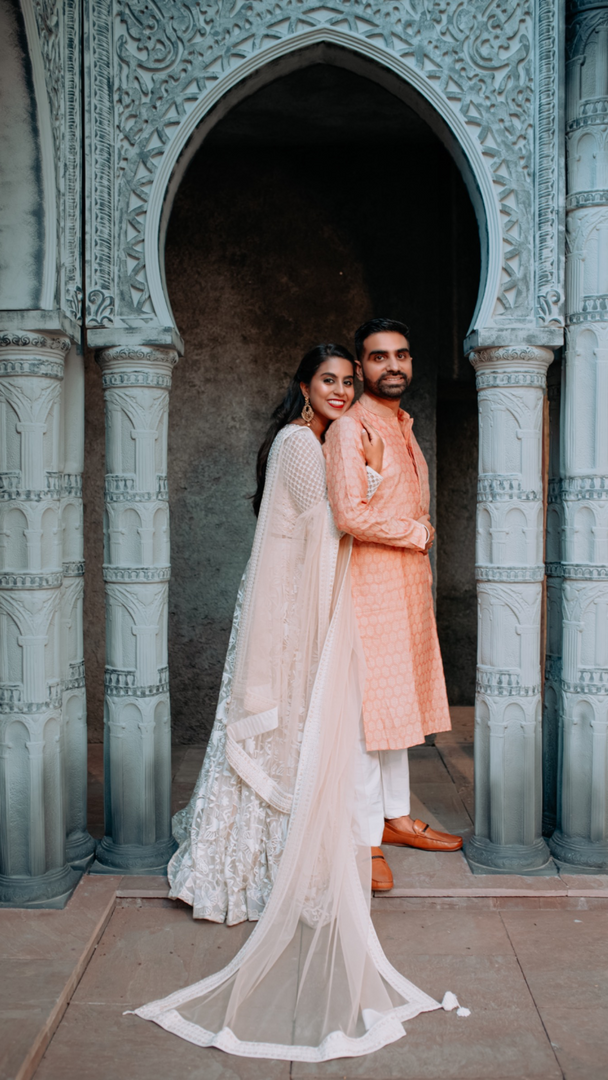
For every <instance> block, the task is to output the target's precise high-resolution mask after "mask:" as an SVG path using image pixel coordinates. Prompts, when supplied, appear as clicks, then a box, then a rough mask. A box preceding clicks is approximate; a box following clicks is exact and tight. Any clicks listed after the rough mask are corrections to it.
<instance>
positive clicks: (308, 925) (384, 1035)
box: [136, 426, 440, 1062]
mask: <svg viewBox="0 0 608 1080" xmlns="http://www.w3.org/2000/svg"><path fill="white" fill-rule="evenodd" d="M296 432H299V433H300V435H299V436H298V438H299V439H300V440H301V439H302V438H304V439H314V435H313V434H312V433H311V432H306V433H305V434H304V433H303V431H302V428H298V427H294V426H290V427H287V428H284V429H283V430H282V431H281V432H280V433H279V435H278V436H277V439H276V440H275V442H274V444H273V447H272V450H271V454H270V456H269V461H268V469H267V479H266V490H265V494H264V499H263V503H262V508H261V512H260V517H259V521H258V526H257V530H256V535H255V540H254V545H253V550H252V556H251V561H250V564H249V568H248V572H247V576H246V581H245V587H244V596H243V606H242V611H241V617H240V622H239V626H238V632H237V639H236V652H235V657H234V671H233V677H232V685H231V688H230V694H229V698H228V701H227V702H226V703H225V704H224V719H225V722H226V757H227V759H228V761H229V762H230V765H231V767H232V769H234V770H235V771H236V772H237V773H238V775H239V776H240V777H241V778H242V780H243V781H244V782H245V783H246V784H247V785H249V786H250V787H251V788H253V789H254V790H255V791H256V792H257V794H258V795H259V796H260V797H261V798H262V799H264V800H266V801H267V802H268V803H269V804H270V805H272V806H274V807H275V808H276V809H277V810H280V811H282V812H283V813H285V814H286V815H289V827H288V831H287V838H286V842H285V847H284V850H283V854H282V857H281V861H280V865H279V870H278V873H277V877H276V879H275V882H274V887H273V889H272V891H271V894H270V898H269V900H268V903H267V905H266V907H265V909H264V911H263V913H262V916H261V918H260V920H259V922H258V923H257V925H256V926H255V928H254V930H253V932H252V934H251V935H250V937H249V939H248V940H247V942H246V944H245V945H244V946H243V948H242V949H241V950H240V952H239V953H238V954H237V956H235V958H234V959H233V960H232V962H231V963H230V964H228V965H227V967H225V968H223V969H222V970H221V971H219V972H217V973H216V974H214V975H211V976H209V977H208V978H206V979H203V980H202V981H201V982H198V983H196V984H194V985H193V986H189V987H186V988H185V989H183V990H179V991H177V992H176V993H174V994H171V995H170V996H169V997H167V998H165V999H163V1000H161V1001H155V1002H152V1003H151V1004H149V1005H144V1006H143V1007H142V1008H140V1009H137V1010H136V1014H137V1015H138V1016H141V1017H143V1018H144V1019H147V1020H153V1021H154V1022H155V1023H157V1024H159V1025H160V1026H162V1027H164V1028H166V1029H167V1030H168V1031H172V1032H174V1033H175V1034H177V1035H180V1036H181V1037H182V1038H184V1039H187V1040H189V1041H190V1042H193V1043H196V1044H198V1045H200V1046H215V1047H219V1048H220V1049H222V1050H225V1051H228V1052H231V1053H234V1054H239V1055H242V1056H248V1057H262V1058H276V1059H284V1060H293V1061H310V1062H314V1061H324V1060H328V1059H329V1058H335V1057H351V1056H357V1055H360V1054H368V1053H370V1052H371V1051H373V1050H376V1049H379V1048H380V1047H382V1046H384V1045H386V1044H387V1043H389V1042H392V1041H394V1040H396V1039H399V1038H401V1037H402V1036H403V1034H404V1030H403V1026H402V1021H403V1020H405V1019H408V1018H410V1017H412V1016H415V1015H417V1014H418V1013H420V1012H425V1011H429V1010H432V1009H437V1008H440V1006H439V1004H438V1003H437V1002H436V1001H434V1000H433V999H432V998H430V997H428V996H427V995H426V994H424V993H423V992H422V991H421V990H419V989H418V988H417V987H415V986H414V985H413V984H412V983H410V982H408V981H407V980H406V979H404V978H403V977H402V976H401V975H400V974H399V973H398V972H397V971H395V969H394V968H393V967H392V966H391V965H390V964H389V962H388V960H387V959H386V957H385V955H384V952H383V951H382V948H381V946H380V944H379V942H378V939H377V936H376V933H375V930H374V927H373V924H372V921H371V918H370V883H371V864H370V852H369V848H365V847H361V846H358V845H357V842H356V839H355V837H356V835H357V833H358V830H357V828H356V821H357V807H356V806H355V795H354V792H355V753H356V745H357V739H358V731H359V720H360V713H361V700H362V686H363V680H364V661H363V657H362V654H361V647H360V643H359V638H358V633H357V627H356V621H355V617H354V612H353V608H352V599H351V590H350V575H349V560H350V547H351V543H352V541H351V539H350V538H346V537H345V538H343V539H342V540H340V537H339V534H338V533H337V531H336V528H335V525H334V523H333V519H332V517H331V512H330V509H329V505H328V502H327V499H326V498H325V497H323V498H321V499H319V500H318V501H316V502H314V504H313V505H312V506H310V507H309V508H308V509H306V510H305V511H304V512H302V513H300V514H299V516H298V517H297V520H296V522H295V528H293V530H291V531H286V530H285V529H284V528H283V527H282V521H283V517H284V515H283V508H284V506H285V501H286V498H287V484H288V481H290V482H291V483H293V475H292V476H291V477H288V469H287V467H286V460H287V455H286V454H285V448H286V447H287V446H288V444H289V441H290V440H291V439H293V438H294V437H295V433H296ZM295 445H296V443H293V444H292V447H291V449H292V448H293V447H294V446H295ZM317 452H318V453H319V454H322V451H321V448H320V446H319V445H318V444H317ZM306 479H307V478H306V476H305V475H302V478H301V482H302V485H303V486H305V485H306ZM269 732H272V740H271V752H270V754H269V753H268V733H269ZM260 738H264V740H265V753H264V755H263V759H261V756H260V755H259V754H258V753H256V748H257V744H258V743H259V740H260ZM262 760H263V765H262V763H261V761H262Z"/></svg>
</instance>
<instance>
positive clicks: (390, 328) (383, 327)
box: [355, 319, 410, 360]
mask: <svg viewBox="0 0 608 1080" xmlns="http://www.w3.org/2000/svg"><path fill="white" fill-rule="evenodd" d="M372 334H403V336H404V338H407V339H408V341H409V336H410V331H409V327H407V326H406V325H405V323H402V322H399V320H398V319H368V321H367V322H364V323H363V326H360V327H359V329H358V330H357V332H356V334H355V352H356V354H357V360H360V359H361V357H362V356H363V346H364V344H365V342H366V340H367V338H368V337H371V336H372Z"/></svg>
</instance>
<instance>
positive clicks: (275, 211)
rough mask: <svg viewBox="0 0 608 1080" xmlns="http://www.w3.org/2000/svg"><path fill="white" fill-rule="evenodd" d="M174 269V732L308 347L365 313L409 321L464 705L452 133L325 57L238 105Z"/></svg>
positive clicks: (205, 713) (200, 161)
mask: <svg viewBox="0 0 608 1080" xmlns="http://www.w3.org/2000/svg"><path fill="white" fill-rule="evenodd" d="M166 274H167V282H168V290H169V295H170V297H171V301H172V304H173V309H174V314H175V319H176V322H177V325H178V327H179V329H180V332H181V333H182V335H183V337H184V340H185V343H186V355H185V357H184V359H183V360H182V361H180V363H179V365H178V367H177V369H176V372H175V377H174V389H173V391H172V398H171V428H170V448H169V469H170V474H169V483H170V493H171V512H172V518H171V520H172V537H171V545H172V565H173V578H172V583H171V593H170V630H169V640H170V670H171V696H172V715H173V726H174V738H175V740H176V741H178V742H180V741H181V742H196V743H200V742H203V741H205V740H206V738H207V734H208V732H209V729H210V727H211V724H212V722H213V714H214V710H215V702H216V698H217V692H218V688H219V682H220V678H221V670H222V664H223V659H224V654H225V650H226V646H227V641H228V634H229V630H230V622H231V617H232V609H233V605H234V599H235V596H236V591H237V587H238V583H239V579H240V576H241V573H242V571H243V569H244V566H245V563H246V561H247V558H248V554H249V548H250V544H251V539H252V535H253V529H254V517H253V514H252V512H251V508H250V505H249V503H248V501H247V495H248V494H249V493H250V492H251V491H252V490H253V486H254V463H255V454H256V451H257V446H258V444H259V442H260V440H261V438H262V435H263V433H264V430H265V427H266V425H267V422H268V417H269V414H270V411H271V410H272V408H273V407H274V405H275V404H276V403H277V401H278V399H279V398H280V397H281V395H282V392H283V388H284V386H285V384H286V382H287V380H288V379H289V377H290V375H291V374H292V373H293V371H294V370H295V367H296V366H297V363H298V360H299V358H300V356H301V355H302V354H303V352H305V351H306V350H307V349H308V348H309V347H310V346H311V345H313V344H315V343H317V342H318V341H322V340H325V341H331V340H333V341H338V342H341V343H344V344H346V345H348V346H349V347H351V348H352V336H353V331H354V329H355V328H356V326H357V325H358V324H359V323H360V322H362V321H363V319H365V318H368V317H371V316H372V315H390V316H393V317H397V318H402V319H404V320H405V321H406V322H407V323H409V325H410V326H411V339H412V347H413V353H414V357H415V379H414V384H413V387H412V390H411V392H410V393H409V394H408V395H407V398H406V399H405V400H404V406H405V408H407V409H408V411H410V412H411V413H412V414H413V416H414V418H415V430H416V433H417V436H418V438H419V440H420V442H421V445H422V448H423V450H424V452H425V454H426V456H427V459H428V461H429V467H430V471H431V478H432V488H433V499H434V508H433V514H434V516H436V519H437V525H438V544H437V557H436V582H437V614H438V623H439V631H440V638H441V643H442V648H443V653H444V662H445V668H446V676H447V681H448V691H449V695H450V700H451V703H452V704H458V705H468V704H471V703H472V701H473V689H474V677H475V641H476V617H475V592H474V547H475V521H474V518H475V486H476V476H477V418H476V403H475V390H474V379H473V372H472V370H471V369H470V366H469V364H468V363H467V362H466V360H465V358H464V357H463V355H462V341H463V338H464V336H465V334H466V331H467V329H468V325H469V322H470V319H471V316H472V312H473V308H474V306H475V300H476V296H477V289H478V284H479V242H478V233H477V224H476V221H475V217H474V213H473V209H472V206H471V204H470V201H469V198H468V195H467V193H466V189H465V187H464V184H463V182H462V179H461V177H460V174H459V173H458V171H457V169H456V168H455V166H454V165H453V163H452V160H451V158H450V157H449V155H448V153H447V152H446V150H445V149H444V148H443V146H442V145H441V143H440V142H439V140H438V139H437V138H436V136H435V135H434V134H433V133H432V131H431V130H430V129H429V128H428V126H427V125H426V124H425V123H424V122H423V121H422V120H421V119H420V118H419V117H418V116H417V115H416V114H415V113H414V112H412V111H411V110H410V109H409V108H408V107H406V106H405V105H404V104H403V103H402V102H401V101H399V100H398V99H397V98H395V97H394V96H393V95H392V94H390V93H388V92H387V91H386V90H384V89H382V88H381V87H380V86H378V85H377V84H375V83H373V82H370V81H369V80H368V79H365V78H362V77H360V76H358V75H355V74H353V73H351V72H349V71H346V70H343V69H341V68H337V67H332V66H328V65H321V64H318V65H315V66H311V67H308V68H305V69H303V70H301V71H298V72H295V73H293V74H291V75H288V76H286V77H284V78H281V79H278V80H276V81H275V82H273V83H271V84H270V85H268V86H267V87H265V88H264V89H262V90H260V91H259V92H257V93H256V94H255V95H253V96H252V97H250V98H248V99H246V100H245V101H244V102H243V103H242V104H240V105H239V106H237V107H236V108H234V109H233V110H232V111H231V112H230V113H229V114H228V116H227V117H226V118H225V119H224V120H223V121H221V122H220V123H219V124H218V125H217V126H216V127H215V128H214V129H213V131H212V133H211V135H210V136H209V137H208V138H207V140H206V141H205V142H204V144H203V145H202V147H201V149H200V150H199V151H198V153H197V154H196V156H195V157H194V159H193V160H192V162H191V164H190V166H189V168H188V171H187V173H186V175H185V178H184V180H183V182H182V184H181V187H180V189H179V191H178V193H177V197H176V200H175V204H174V208H173V212H172V216H171V220H170V224H169V231H168V236H167V245H166Z"/></svg>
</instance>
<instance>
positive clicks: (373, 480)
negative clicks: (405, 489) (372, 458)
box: [365, 465, 382, 502]
mask: <svg viewBox="0 0 608 1080" xmlns="http://www.w3.org/2000/svg"><path fill="white" fill-rule="evenodd" d="M365 471H366V473H367V501H368V502H369V500H370V499H371V497H372V495H374V494H375V492H376V491H377V490H378V488H379V487H380V484H381V483H382V477H381V476H380V473H377V472H376V471H375V469H372V467H371V465H366V466H365Z"/></svg>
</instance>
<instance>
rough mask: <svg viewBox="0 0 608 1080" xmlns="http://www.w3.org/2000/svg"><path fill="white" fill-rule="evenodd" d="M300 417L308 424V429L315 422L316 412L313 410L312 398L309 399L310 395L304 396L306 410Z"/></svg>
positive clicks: (303, 410)
mask: <svg viewBox="0 0 608 1080" xmlns="http://www.w3.org/2000/svg"><path fill="white" fill-rule="evenodd" d="M300 416H301V417H302V420H303V421H304V423H305V424H306V427H310V425H311V424H312V422H313V420H314V416H315V410H314V409H313V407H312V405H311V404H310V398H309V396H308V394H304V408H303V409H302V412H301V413H300Z"/></svg>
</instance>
